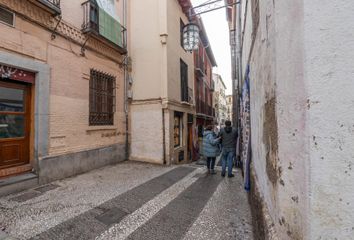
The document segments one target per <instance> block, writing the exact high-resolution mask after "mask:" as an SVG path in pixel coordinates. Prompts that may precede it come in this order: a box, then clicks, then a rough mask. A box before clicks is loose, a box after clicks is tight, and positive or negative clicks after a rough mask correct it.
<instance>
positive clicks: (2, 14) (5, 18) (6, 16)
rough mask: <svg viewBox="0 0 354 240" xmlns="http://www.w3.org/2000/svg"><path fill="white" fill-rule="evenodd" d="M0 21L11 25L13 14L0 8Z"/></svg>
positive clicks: (12, 23)
mask: <svg viewBox="0 0 354 240" xmlns="http://www.w3.org/2000/svg"><path fill="white" fill-rule="evenodd" d="M0 22H3V23H6V24H8V25H11V26H13V25H14V14H13V13H12V12H10V11H7V10H6V9H3V8H0Z"/></svg>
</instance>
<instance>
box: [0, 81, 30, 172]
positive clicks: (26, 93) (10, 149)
mask: <svg viewBox="0 0 354 240" xmlns="http://www.w3.org/2000/svg"><path fill="white" fill-rule="evenodd" d="M30 86H31V85H30V84H21V83H15V82H12V81H7V80H5V79H1V78H0V173H2V174H1V175H6V171H5V170H6V169H10V168H12V169H13V168H14V167H19V166H23V165H29V163H30V159H29V139H30V117H31V104H30V102H31V88H30ZM4 172H5V173H4ZM15 172H16V171H11V173H9V174H13V173H15ZM0 177H1V176H0Z"/></svg>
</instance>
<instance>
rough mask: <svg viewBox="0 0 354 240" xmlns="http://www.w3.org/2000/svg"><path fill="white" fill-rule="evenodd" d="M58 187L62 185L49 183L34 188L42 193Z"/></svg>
mask: <svg viewBox="0 0 354 240" xmlns="http://www.w3.org/2000/svg"><path fill="white" fill-rule="evenodd" d="M58 187H60V186H59V185H56V184H47V185H44V186H42V187H38V188H35V189H34V190H36V191H38V192H41V193H45V192H48V191H51V190H54V189H56V188H58Z"/></svg>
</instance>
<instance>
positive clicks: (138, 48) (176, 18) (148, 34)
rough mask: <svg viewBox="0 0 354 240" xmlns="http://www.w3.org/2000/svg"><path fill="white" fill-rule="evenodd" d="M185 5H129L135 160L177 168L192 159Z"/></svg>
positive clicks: (153, 0)
mask: <svg viewBox="0 0 354 240" xmlns="http://www.w3.org/2000/svg"><path fill="white" fill-rule="evenodd" d="M186 4H187V5H188V4H190V2H189V1H177V0H169V1H160V0H148V1H141V0H132V1H129V12H130V14H129V29H131V31H130V34H129V43H130V48H129V50H130V57H131V59H132V69H133V72H132V82H133V83H132V100H131V108H130V110H131V124H130V132H131V149H130V159H131V160H138V161H146V162H152V163H158V164H177V163H183V162H187V161H189V160H190V159H191V158H192V156H191V155H192V139H193V133H194V131H193V130H194V128H195V119H194V115H195V102H194V62H193V54H192V53H190V52H186V51H185V50H184V49H183V44H182V38H181V29H182V28H183V26H184V24H187V23H188V18H187V16H186V14H187V11H186V10H187V7H188V6H186Z"/></svg>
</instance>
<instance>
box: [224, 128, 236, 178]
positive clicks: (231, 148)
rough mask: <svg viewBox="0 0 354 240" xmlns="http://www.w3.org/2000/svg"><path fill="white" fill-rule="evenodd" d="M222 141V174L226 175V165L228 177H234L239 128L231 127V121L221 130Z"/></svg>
mask: <svg viewBox="0 0 354 240" xmlns="http://www.w3.org/2000/svg"><path fill="white" fill-rule="evenodd" d="M220 137H221V142H222V155H221V166H222V168H221V169H222V170H221V176H222V177H225V174H226V165H227V173H228V177H230V178H231V177H234V174H232V166H233V160H234V156H235V151H236V142H237V130H236V129H234V128H232V127H231V121H226V122H225V127H224V128H223V129H221V131H220Z"/></svg>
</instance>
